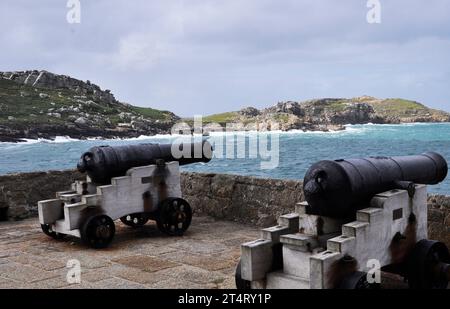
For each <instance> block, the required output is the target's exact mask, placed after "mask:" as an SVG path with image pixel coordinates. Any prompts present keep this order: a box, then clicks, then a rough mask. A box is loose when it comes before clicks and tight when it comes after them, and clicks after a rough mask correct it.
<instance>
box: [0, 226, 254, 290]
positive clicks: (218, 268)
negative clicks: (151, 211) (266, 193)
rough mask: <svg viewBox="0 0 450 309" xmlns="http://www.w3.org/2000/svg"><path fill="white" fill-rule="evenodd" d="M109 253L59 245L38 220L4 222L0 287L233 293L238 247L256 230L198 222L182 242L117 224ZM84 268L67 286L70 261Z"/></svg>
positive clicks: (72, 241) (74, 242)
mask: <svg viewBox="0 0 450 309" xmlns="http://www.w3.org/2000/svg"><path fill="white" fill-rule="evenodd" d="M116 229H117V231H116V237H115V239H114V241H113V243H112V244H111V246H110V247H109V248H108V249H103V250H94V249H90V248H87V247H85V246H83V245H82V244H81V243H80V242H79V240H78V239H76V238H70V237H68V238H66V239H65V240H62V241H57V240H53V239H51V238H49V237H48V236H46V235H44V234H43V233H42V232H41V229H40V226H39V222H38V220H37V219H28V220H25V221H21V222H2V223H0V288H108V289H109V288H184V289H186V288H218V289H221V288H234V268H235V266H236V263H237V261H238V259H239V257H240V244H241V243H244V242H247V241H250V240H254V239H256V238H257V237H258V235H259V233H258V229H256V228H253V227H249V226H245V225H241V224H237V223H233V222H228V221H215V220H214V219H212V218H209V217H195V218H194V219H193V222H192V225H191V227H190V229H189V230H188V232H187V233H186V235H185V236H184V237H167V236H164V235H162V234H161V233H160V232H159V231H158V230H157V228H156V225H155V224H153V223H151V222H149V223H148V224H147V225H146V226H145V227H143V228H141V229H132V228H129V227H126V226H124V225H123V224H122V223H120V222H116ZM71 259H76V260H78V261H80V264H81V270H82V273H81V283H79V284H69V283H68V282H67V279H66V276H67V272H68V271H69V268H67V266H66V264H67V262H68V261H69V260H71Z"/></svg>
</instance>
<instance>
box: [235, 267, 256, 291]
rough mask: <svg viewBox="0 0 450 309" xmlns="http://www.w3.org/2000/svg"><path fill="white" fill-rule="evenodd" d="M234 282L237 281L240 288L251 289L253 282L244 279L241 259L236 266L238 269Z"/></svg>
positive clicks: (237, 286)
mask: <svg viewBox="0 0 450 309" xmlns="http://www.w3.org/2000/svg"><path fill="white" fill-rule="evenodd" d="M234 282H235V283H236V288H237V289H238V290H251V289H252V286H251V282H250V281H247V280H244V279H242V273H241V260H239V263H238V264H237V266H236V271H235V274H234Z"/></svg>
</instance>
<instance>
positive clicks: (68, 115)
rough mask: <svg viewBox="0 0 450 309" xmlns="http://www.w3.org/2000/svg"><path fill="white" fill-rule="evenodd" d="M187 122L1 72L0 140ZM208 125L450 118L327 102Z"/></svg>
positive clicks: (97, 93) (74, 87)
mask: <svg viewBox="0 0 450 309" xmlns="http://www.w3.org/2000/svg"><path fill="white" fill-rule="evenodd" d="M179 121H186V122H189V121H190V120H189V119H181V118H180V117H178V116H177V115H175V114H174V113H172V112H170V111H161V110H157V109H152V108H147V107H138V106H134V105H131V104H127V103H123V102H120V101H118V100H117V99H116V98H115V97H114V95H113V94H112V93H111V91H110V90H102V89H101V88H100V87H99V86H97V85H95V84H93V83H91V82H90V81H81V80H78V79H75V78H72V77H70V76H66V75H58V74H54V73H50V72H47V71H38V70H33V71H16V72H0V141H1V142H18V141H22V140H23V139H38V138H44V139H53V138H55V137H56V136H68V137H71V138H77V139H86V138H97V137H100V138H116V137H117V138H130V137H138V136H141V135H155V134H168V133H170V131H171V128H172V126H173V125H174V124H175V123H177V122H179ZM203 121H204V123H213V122H214V123H219V124H221V125H224V124H225V123H230V122H231V123H243V124H248V123H269V122H277V123H279V124H280V126H281V128H280V129H281V130H283V131H288V130H303V131H330V130H343V129H345V125H346V124H367V123H377V124H399V123H407V122H408V123H410V122H449V121H450V114H449V113H447V112H443V111H439V110H434V109H431V108H428V107H426V106H425V105H423V104H421V103H418V102H414V101H409V100H404V99H377V98H374V97H370V96H362V97H357V98H352V99H345V98H326V99H316V100H309V101H304V102H294V101H288V102H279V103H277V104H276V105H274V106H272V107H268V108H265V109H257V108H254V107H247V108H244V109H242V110H240V111H236V112H227V113H222V114H216V115H211V116H207V117H204V119H203Z"/></svg>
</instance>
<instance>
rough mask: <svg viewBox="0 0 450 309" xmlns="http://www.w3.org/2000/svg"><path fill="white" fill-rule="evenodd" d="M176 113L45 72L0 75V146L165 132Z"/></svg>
mask: <svg viewBox="0 0 450 309" xmlns="http://www.w3.org/2000/svg"><path fill="white" fill-rule="evenodd" d="M178 120H179V117H177V116H176V115H175V114H173V113H171V112H168V111H160V110H156V109H152V108H145V107H138V106H133V105H130V104H127V103H123V102H120V101H118V100H116V98H115V97H114V95H113V94H112V93H111V91H110V90H102V89H101V88H100V87H99V86H97V85H95V84H93V83H91V82H90V81H81V80H78V79H75V78H72V77H69V76H65V75H57V74H53V73H50V72H47V71H37V70H34V71H20V72H0V141H3V142H5V141H10V142H16V141H20V140H22V139H38V138H45V139H52V138H54V137H56V136H69V137H71V138H78V139H85V138H90V137H103V138H114V137H120V138H126V137H138V136H140V135H154V134H158V133H167V132H169V131H170V128H171V127H172V126H173V124H174V123H175V122H176V121H178Z"/></svg>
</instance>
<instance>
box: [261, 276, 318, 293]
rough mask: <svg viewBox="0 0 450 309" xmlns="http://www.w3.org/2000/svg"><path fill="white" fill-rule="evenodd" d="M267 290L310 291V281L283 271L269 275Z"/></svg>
mask: <svg viewBox="0 0 450 309" xmlns="http://www.w3.org/2000/svg"><path fill="white" fill-rule="evenodd" d="M266 288H267V289H269V290H270V289H309V280H306V279H303V278H300V277H296V276H292V275H288V274H285V273H283V272H281V271H276V272H272V273H269V274H267V285H266Z"/></svg>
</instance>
